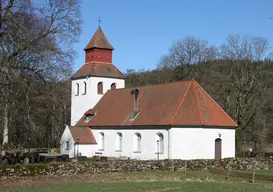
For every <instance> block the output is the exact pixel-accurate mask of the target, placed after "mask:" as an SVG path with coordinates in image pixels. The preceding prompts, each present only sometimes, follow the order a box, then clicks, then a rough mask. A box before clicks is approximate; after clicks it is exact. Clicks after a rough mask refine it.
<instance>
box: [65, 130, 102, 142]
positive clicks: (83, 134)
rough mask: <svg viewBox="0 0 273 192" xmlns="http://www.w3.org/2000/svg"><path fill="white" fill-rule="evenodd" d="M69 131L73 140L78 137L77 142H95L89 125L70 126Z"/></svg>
mask: <svg viewBox="0 0 273 192" xmlns="http://www.w3.org/2000/svg"><path fill="white" fill-rule="evenodd" d="M70 132H71V134H72V137H73V139H74V141H75V142H77V139H79V144H97V142H96V139H95V137H94V135H93V132H92V130H91V129H90V128H89V127H70Z"/></svg>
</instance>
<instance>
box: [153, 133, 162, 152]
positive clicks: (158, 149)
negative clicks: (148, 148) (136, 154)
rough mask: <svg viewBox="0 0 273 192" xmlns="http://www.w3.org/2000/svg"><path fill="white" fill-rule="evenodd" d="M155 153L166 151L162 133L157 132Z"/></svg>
mask: <svg viewBox="0 0 273 192" xmlns="http://www.w3.org/2000/svg"><path fill="white" fill-rule="evenodd" d="M155 153H156V154H158V153H159V154H163V153H164V135H163V134H162V133H157V134H156V136H155Z"/></svg>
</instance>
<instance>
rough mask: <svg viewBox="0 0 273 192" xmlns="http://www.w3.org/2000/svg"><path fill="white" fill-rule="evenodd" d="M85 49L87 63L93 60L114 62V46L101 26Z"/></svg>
mask: <svg viewBox="0 0 273 192" xmlns="http://www.w3.org/2000/svg"><path fill="white" fill-rule="evenodd" d="M84 50H85V63H89V62H92V61H99V62H105V63H112V51H113V50H114V48H113V47H112V45H111V44H110V43H109V42H108V40H107V38H106V37H105V35H104V33H103V31H102V30H101V28H100V26H99V27H98V29H97V31H96V32H95V34H94V35H93V37H92V38H91V40H90V41H89V43H88V44H87V46H86V47H85V48H84Z"/></svg>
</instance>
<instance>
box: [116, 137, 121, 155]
mask: <svg viewBox="0 0 273 192" xmlns="http://www.w3.org/2000/svg"><path fill="white" fill-rule="evenodd" d="M116 151H122V134H121V133H117V135H116Z"/></svg>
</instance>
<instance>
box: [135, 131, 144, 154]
mask: <svg viewBox="0 0 273 192" xmlns="http://www.w3.org/2000/svg"><path fill="white" fill-rule="evenodd" d="M141 139H142V138H141V134H140V133H135V134H134V153H141Z"/></svg>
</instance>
